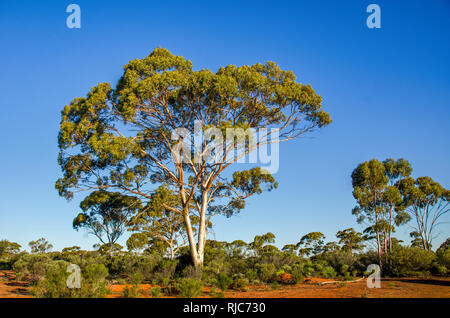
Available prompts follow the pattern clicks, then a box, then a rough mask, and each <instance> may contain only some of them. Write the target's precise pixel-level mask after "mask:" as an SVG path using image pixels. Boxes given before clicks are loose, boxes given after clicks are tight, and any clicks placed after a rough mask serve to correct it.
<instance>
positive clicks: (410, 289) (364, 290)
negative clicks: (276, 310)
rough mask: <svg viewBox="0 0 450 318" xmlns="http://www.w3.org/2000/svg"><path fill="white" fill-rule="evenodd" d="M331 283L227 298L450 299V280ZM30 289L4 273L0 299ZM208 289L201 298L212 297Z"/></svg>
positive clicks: (114, 294) (114, 293) (258, 289)
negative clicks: (372, 285)
mask: <svg viewBox="0 0 450 318" xmlns="http://www.w3.org/2000/svg"><path fill="white" fill-rule="evenodd" d="M325 281H329V280H328V279H321V278H311V279H310V281H309V282H308V283H304V284H297V285H281V286H280V288H278V289H275V290H274V289H272V288H271V287H270V286H267V285H261V286H251V287H249V288H247V290H245V291H236V290H229V291H227V292H226V293H225V298H361V297H365V298H450V278H442V277H427V278H389V279H383V280H382V282H381V288H368V287H367V286H366V281H365V280H361V281H357V282H349V283H344V282H343V283H337V284H327V285H319V283H321V282H325ZM124 287H125V285H111V286H110V289H111V294H109V295H108V298H119V297H122V290H123V288H124ZM140 287H141V289H142V290H143V297H150V296H149V290H150V288H151V287H152V286H151V285H149V284H143V285H141V286H140ZM29 290H30V287H29V286H28V283H27V282H21V281H16V279H15V275H14V272H12V271H0V298H26V297H31V296H30V295H29ZM209 291H210V289H209V288H205V289H204V292H203V295H202V296H201V297H210V296H209V294H208V293H209Z"/></svg>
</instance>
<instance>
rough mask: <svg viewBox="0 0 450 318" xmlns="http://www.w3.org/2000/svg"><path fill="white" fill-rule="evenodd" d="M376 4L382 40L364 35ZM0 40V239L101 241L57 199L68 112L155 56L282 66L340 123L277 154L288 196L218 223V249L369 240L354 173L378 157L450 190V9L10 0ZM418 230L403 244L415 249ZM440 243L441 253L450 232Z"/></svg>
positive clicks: (359, 0)
mask: <svg viewBox="0 0 450 318" xmlns="http://www.w3.org/2000/svg"><path fill="white" fill-rule="evenodd" d="M70 3H77V4H79V5H80V7H81V10H82V17H81V18H82V27H81V29H79V30H76V29H68V28H67V27H66V17H67V16H68V14H67V13H66V12H65V11H66V7H67V5H68V4H70ZM370 3H377V4H379V5H380V7H381V29H368V28H367V27H366V24H365V21H366V18H367V16H368V13H366V7H367V5H368V4H370ZM0 40H1V42H0V43H1V44H0V45H1V49H0V87H1V94H0V105H1V116H0V132H1V134H0V136H1V138H0V149H1V150H0V151H1V152H0V153H1V156H0V175H1V182H0V239H1V238H6V239H9V240H11V241H16V242H19V243H20V244H22V246H26V245H27V242H29V241H31V240H34V239H37V238H39V237H42V236H43V237H46V238H47V239H48V240H49V241H50V242H51V243H53V245H54V246H55V249H58V250H59V249H61V248H63V247H65V246H72V245H79V246H81V247H82V248H85V249H89V248H91V246H92V244H94V243H95V242H96V240H95V238H94V237H88V236H87V235H86V234H84V232H76V231H74V230H73V229H72V226H71V225H72V219H73V217H74V216H75V215H76V213H77V211H78V201H77V200H74V201H72V202H67V201H65V200H64V199H63V198H60V197H58V194H57V192H56V190H55V189H54V184H55V181H56V180H57V179H58V178H59V177H60V175H61V172H60V169H59V166H58V164H57V153H58V148H57V134H58V125H59V121H60V111H61V109H62V108H63V107H64V105H66V104H68V103H70V101H71V100H72V99H73V98H74V97H77V96H84V95H85V94H86V93H87V92H88V91H89V89H90V88H91V87H92V86H94V85H96V84H97V83H99V82H110V83H112V84H115V83H116V81H117V80H118V78H119V77H120V75H121V72H122V67H123V65H124V64H126V63H127V62H128V61H129V60H130V59H134V58H142V57H145V56H146V55H148V54H149V53H150V52H151V51H152V50H153V49H154V48H155V47H157V46H162V47H165V48H167V49H169V50H170V51H171V52H172V53H174V54H177V55H182V56H184V57H186V58H188V59H190V60H191V61H192V62H193V63H194V68H196V69H201V68H209V69H211V70H217V68H218V67H219V66H222V65H227V64H236V65H243V64H253V63H256V62H265V61H267V60H272V61H276V62H277V63H279V65H280V66H281V67H282V68H284V69H290V70H292V71H294V73H295V74H296V75H297V77H298V80H299V81H300V82H302V83H310V84H311V85H312V86H313V87H314V88H315V90H316V92H318V93H319V94H321V95H322V97H323V106H324V109H325V110H327V111H328V112H329V113H330V114H331V116H332V118H333V120H334V122H333V124H332V125H330V126H329V127H326V128H325V129H324V130H323V131H321V132H319V133H317V134H314V136H312V138H307V139H301V140H297V141H295V142H293V143H290V144H283V145H282V146H281V148H280V157H281V163H280V170H279V172H278V173H277V174H276V178H277V179H278V181H279V183H280V186H279V189H277V190H276V191H273V192H271V193H267V194H263V195H261V196H259V197H257V198H255V199H252V200H250V201H249V203H248V206H247V208H246V209H245V210H244V211H243V212H242V213H241V214H240V215H238V216H235V217H232V218H230V219H226V218H222V217H219V218H217V219H216V225H215V229H214V234H215V239H217V240H234V239H238V238H239V239H243V240H246V241H251V240H252V238H253V237H254V236H255V235H257V234H262V233H266V232H268V231H271V232H273V233H274V234H275V235H276V237H277V245H279V246H282V245H284V244H287V243H296V242H298V240H299V238H300V237H301V236H302V235H304V234H305V233H307V232H311V231H321V232H323V233H324V234H326V236H327V238H328V239H334V234H335V233H336V232H337V231H338V230H340V229H344V228H348V227H354V228H355V229H358V230H362V229H363V227H362V226H360V225H358V224H357V223H356V221H355V218H354V217H353V216H352V215H351V209H352V207H353V206H354V205H355V201H354V199H353V196H352V187H351V179H350V174H351V172H352V170H353V169H354V168H355V167H356V165H357V164H358V163H360V162H362V161H365V160H370V159H371V158H377V159H379V160H384V159H385V158H388V157H393V158H399V157H404V158H406V159H408V160H409V161H410V162H411V164H412V166H413V169H414V170H413V176H414V177H418V176H422V175H429V176H431V177H433V178H434V179H435V180H437V181H439V182H440V183H441V184H442V185H444V186H445V187H450V169H449V167H450V164H449V163H450V160H449V157H450V141H449V119H450V41H449V40H450V2H449V1H445V0H433V1H378V0H372V1H363V0H354V1H292V2H287V1H273V3H271V2H264V1H202V2H200V1H180V2H178V1H153V0H152V1H131V0H129V1H120V2H119V1H80V0H72V1H36V0H35V1H16V0H14V1H13V0H10V1H3V0H2V1H0ZM409 232H410V229H409V228H407V227H402V228H400V229H399V230H398V231H397V233H396V235H397V236H398V237H400V238H402V239H405V240H407V241H408V242H409V236H408V233H409ZM440 232H441V234H440V236H439V237H438V239H437V240H436V242H435V244H434V246H435V247H436V246H438V245H439V244H440V243H441V242H442V241H443V240H444V239H445V238H446V237H448V236H449V235H450V226H449V225H448V224H447V225H444V226H442V227H441V228H440ZM210 237H211V238H214V236H210ZM123 242H124V240H121V241H120V243H122V244H123Z"/></svg>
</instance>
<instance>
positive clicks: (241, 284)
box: [233, 276, 249, 290]
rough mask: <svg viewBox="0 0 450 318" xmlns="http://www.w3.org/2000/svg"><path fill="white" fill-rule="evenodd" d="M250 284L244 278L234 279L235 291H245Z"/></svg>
mask: <svg viewBox="0 0 450 318" xmlns="http://www.w3.org/2000/svg"><path fill="white" fill-rule="evenodd" d="M248 284H249V281H248V279H246V278H244V277H242V276H237V277H235V278H234V280H233V289H240V290H242V289H245V288H246V287H247V286H248Z"/></svg>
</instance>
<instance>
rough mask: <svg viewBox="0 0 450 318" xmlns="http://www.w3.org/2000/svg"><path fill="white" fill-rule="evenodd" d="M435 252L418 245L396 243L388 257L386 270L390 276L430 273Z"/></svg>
mask: <svg viewBox="0 0 450 318" xmlns="http://www.w3.org/2000/svg"><path fill="white" fill-rule="evenodd" d="M435 260H436V254H435V253H434V252H432V251H428V250H424V249H421V248H418V247H409V246H401V245H396V246H395V247H394V248H393V250H392V253H391V255H390V258H389V263H388V266H386V272H387V274H388V275H390V276H422V275H430V274H431V271H432V267H433V263H434V261H435Z"/></svg>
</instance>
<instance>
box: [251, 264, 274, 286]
mask: <svg viewBox="0 0 450 318" xmlns="http://www.w3.org/2000/svg"><path fill="white" fill-rule="evenodd" d="M256 268H257V270H258V276H259V279H260V280H261V281H262V282H265V283H270V282H271V281H272V280H273V279H274V278H275V273H276V271H277V269H276V267H275V265H274V264H257V266H256Z"/></svg>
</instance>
